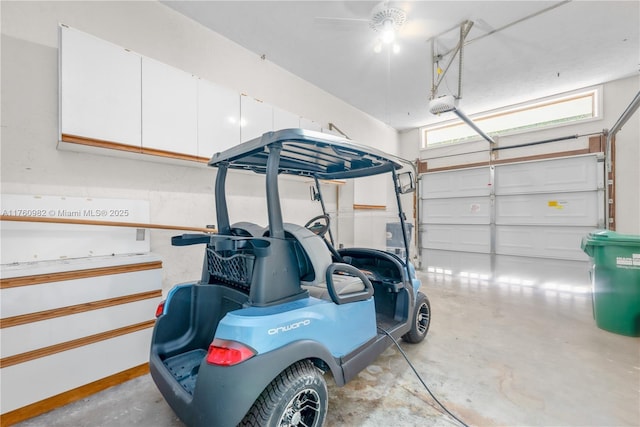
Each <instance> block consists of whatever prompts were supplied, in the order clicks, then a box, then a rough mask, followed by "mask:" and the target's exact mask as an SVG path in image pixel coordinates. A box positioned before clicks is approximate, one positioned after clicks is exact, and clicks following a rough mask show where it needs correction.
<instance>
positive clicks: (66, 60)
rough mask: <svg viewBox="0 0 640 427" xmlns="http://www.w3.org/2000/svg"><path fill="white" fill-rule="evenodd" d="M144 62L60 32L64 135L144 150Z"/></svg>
mask: <svg viewBox="0 0 640 427" xmlns="http://www.w3.org/2000/svg"><path fill="white" fill-rule="evenodd" d="M140 62H141V57H140V56H139V55H137V54H135V53H132V52H129V51H127V50H126V49H124V48H122V47H119V46H116V45H114V44H111V43H109V42H106V41H103V40H100V39H98V38H95V37H93V36H90V35H88V34H85V33H83V32H81V31H77V30H74V29H71V28H67V27H64V26H61V27H60V131H61V133H62V134H67V135H74V136H81V137H85V138H90V139H100V140H104V141H109V142H115V143H119V144H126V145H131V146H137V147H140V144H141V126H140V122H141V121H140V117H141V112H140V110H141V105H140V103H141V97H140Z"/></svg>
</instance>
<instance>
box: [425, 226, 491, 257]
mask: <svg viewBox="0 0 640 427" xmlns="http://www.w3.org/2000/svg"><path fill="white" fill-rule="evenodd" d="M489 238H490V226H488V225H444V224H438V225H437V224H433V225H429V227H428V229H427V231H425V232H423V233H422V247H423V248H427V249H445V250H452V251H464V252H481V253H489V252H490V250H491V247H490V244H489V241H490V240H489Z"/></svg>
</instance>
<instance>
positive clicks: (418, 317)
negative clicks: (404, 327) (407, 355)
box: [402, 292, 431, 344]
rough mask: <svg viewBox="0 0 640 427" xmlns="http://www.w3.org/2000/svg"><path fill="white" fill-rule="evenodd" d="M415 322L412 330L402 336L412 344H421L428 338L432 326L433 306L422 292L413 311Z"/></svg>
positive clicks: (417, 297) (419, 293)
mask: <svg viewBox="0 0 640 427" xmlns="http://www.w3.org/2000/svg"><path fill="white" fill-rule="evenodd" d="M412 320H413V322H412V324H411V330H410V331H409V332H407V333H406V334H404V335H403V336H402V339H403V340H405V341H406V342H410V343H414V344H415V343H419V342H420V341H422V340H423V339H424V337H426V336H427V332H428V331H429V325H430V324H431V304H429V299H428V298H427V296H426V295H425V294H423V293H422V292H418V295H417V296H416V305H415V308H414V310H413V319H412Z"/></svg>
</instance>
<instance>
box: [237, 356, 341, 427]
mask: <svg viewBox="0 0 640 427" xmlns="http://www.w3.org/2000/svg"><path fill="white" fill-rule="evenodd" d="M327 395H328V393H327V385H326V383H325V381H324V377H323V376H322V373H321V372H320V371H319V370H318V369H317V368H316V367H315V366H314V365H313V363H311V362H310V361H308V360H304V361H300V362H297V363H294V364H293V365H291V366H289V367H288V368H287V369H285V370H284V371H283V372H282V373H281V374H280V375H278V376H277V377H276V378H275V379H274V380H273V381H271V383H270V384H269V385H268V386H267V388H266V389H264V391H263V392H262V394H261V395H260V397H258V399H257V400H256V402H255V403H254V404H253V406H252V407H251V409H250V410H249V412H248V413H247V415H246V416H245V417H244V419H243V420H242V422H241V423H240V425H242V426H255V427H258V426H260V427H263V426H268V427H294V426H296V427H297V426H300V427H303V426H306V427H320V426H322V425H323V423H324V418H325V415H326V414H327V405H328V397H327Z"/></svg>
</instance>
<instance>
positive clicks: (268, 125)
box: [240, 95, 273, 142]
mask: <svg viewBox="0 0 640 427" xmlns="http://www.w3.org/2000/svg"><path fill="white" fill-rule="evenodd" d="M240 114H241V119H240V125H241V128H240V140H241V141H242V142H245V141H248V140H250V139H253V138H257V137H259V136H262V134H263V133H265V132H269V131H272V130H273V107H272V106H271V105H269V104H265V103H264V102H262V101H258V100H257V99H254V98H252V97H250V96H246V95H242V96H241V97H240Z"/></svg>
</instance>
